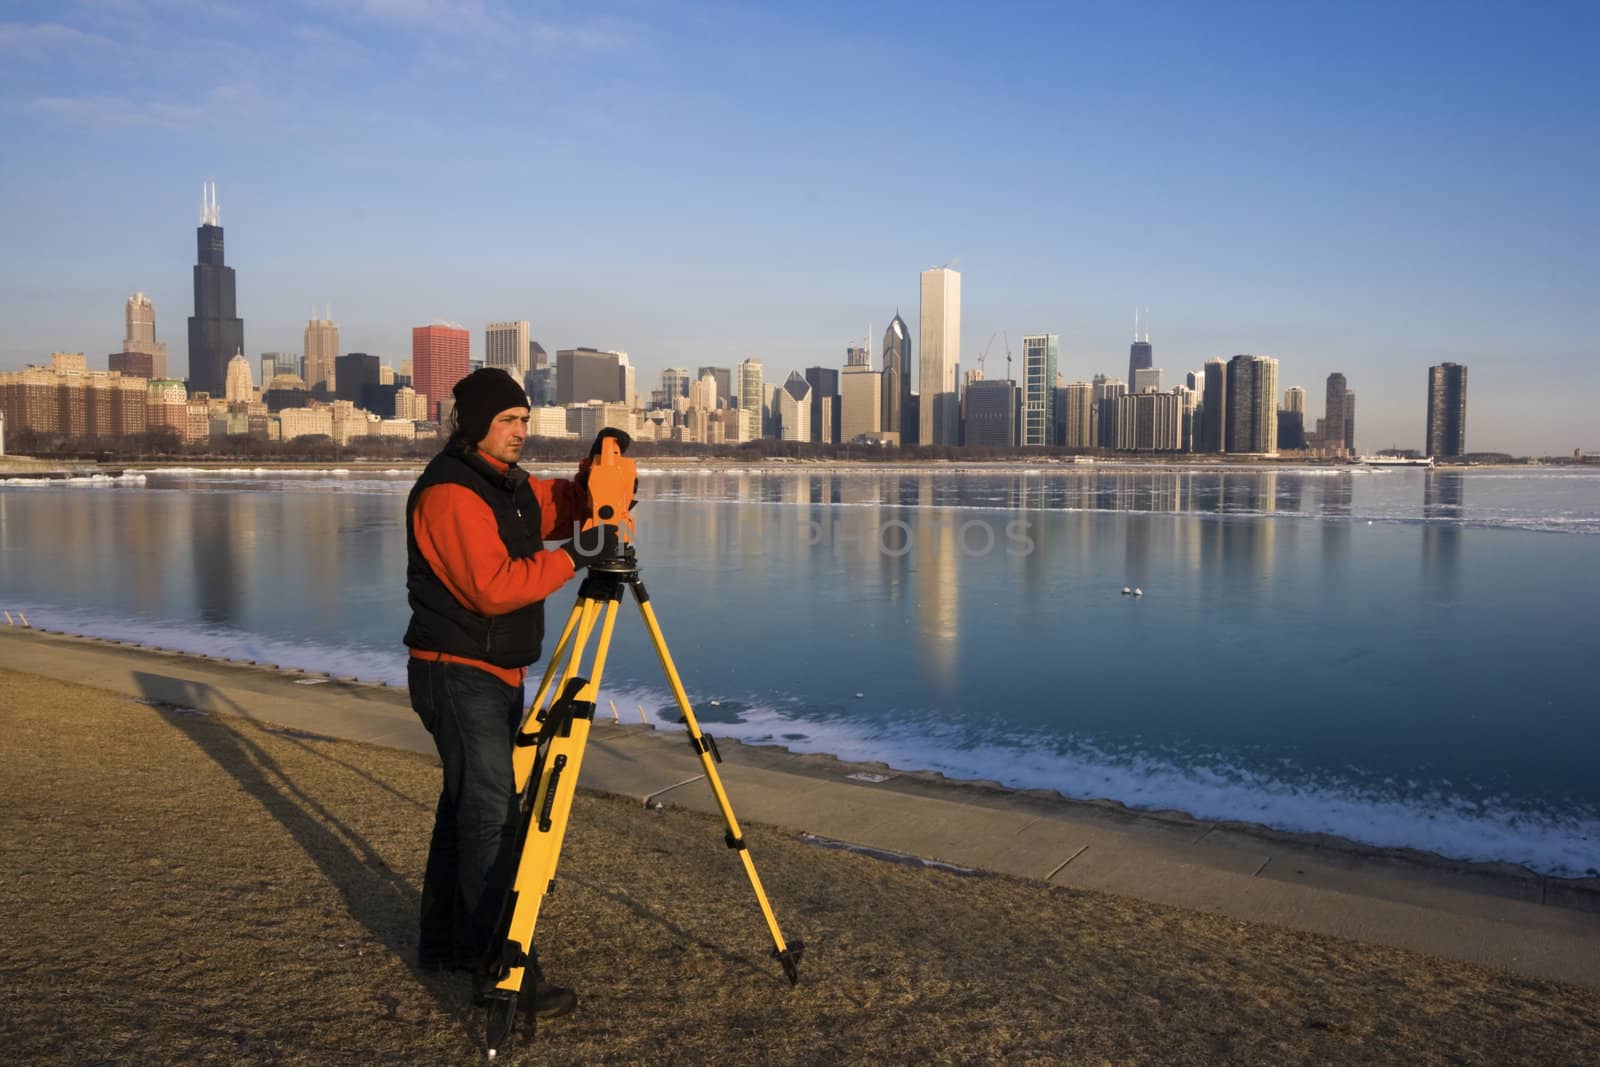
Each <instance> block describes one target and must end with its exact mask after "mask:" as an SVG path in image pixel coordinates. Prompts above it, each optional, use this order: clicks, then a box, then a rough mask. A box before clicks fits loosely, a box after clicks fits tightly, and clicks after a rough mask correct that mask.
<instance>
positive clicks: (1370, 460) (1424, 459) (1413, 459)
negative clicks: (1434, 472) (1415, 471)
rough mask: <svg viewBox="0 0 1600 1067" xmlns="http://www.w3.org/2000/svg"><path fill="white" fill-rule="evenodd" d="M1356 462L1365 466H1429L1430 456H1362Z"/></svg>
mask: <svg viewBox="0 0 1600 1067" xmlns="http://www.w3.org/2000/svg"><path fill="white" fill-rule="evenodd" d="M1356 462H1358V463H1360V464H1362V465H1363V466H1366V467H1431V466H1433V457H1432V456H1362V457H1361V458H1360V459H1359V460H1357V461H1356Z"/></svg>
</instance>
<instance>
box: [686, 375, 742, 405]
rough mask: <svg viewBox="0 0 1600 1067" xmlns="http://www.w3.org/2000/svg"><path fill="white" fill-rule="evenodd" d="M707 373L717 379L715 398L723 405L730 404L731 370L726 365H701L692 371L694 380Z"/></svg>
mask: <svg viewBox="0 0 1600 1067" xmlns="http://www.w3.org/2000/svg"><path fill="white" fill-rule="evenodd" d="M708 374H709V375H711V377H713V378H715V379H716V380H717V400H718V401H719V402H720V403H721V404H722V405H723V406H725V407H726V406H729V405H731V404H732V403H733V371H731V370H729V369H728V368H727V367H701V368H700V369H699V370H697V371H695V372H694V376H695V380H697V381H698V380H699V379H701V378H704V377H705V376H706V375H708Z"/></svg>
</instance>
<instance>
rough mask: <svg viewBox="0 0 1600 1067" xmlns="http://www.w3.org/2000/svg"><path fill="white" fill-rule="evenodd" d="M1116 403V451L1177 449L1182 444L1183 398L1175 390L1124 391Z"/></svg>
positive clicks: (1168, 450) (1164, 450)
mask: <svg viewBox="0 0 1600 1067" xmlns="http://www.w3.org/2000/svg"><path fill="white" fill-rule="evenodd" d="M1116 404H1117V444H1116V447H1117V450H1118V451H1119V452H1176V451H1178V449H1179V448H1181V447H1182V446H1183V398H1182V397H1181V396H1179V395H1178V394H1177V393H1127V394H1124V395H1123V396H1119V397H1118V398H1117V400H1116Z"/></svg>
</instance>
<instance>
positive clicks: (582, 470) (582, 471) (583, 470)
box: [573, 426, 633, 489]
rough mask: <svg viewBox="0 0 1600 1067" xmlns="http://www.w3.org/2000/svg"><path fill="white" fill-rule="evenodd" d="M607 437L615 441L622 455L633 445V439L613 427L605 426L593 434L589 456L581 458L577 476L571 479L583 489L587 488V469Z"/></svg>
mask: <svg viewBox="0 0 1600 1067" xmlns="http://www.w3.org/2000/svg"><path fill="white" fill-rule="evenodd" d="M608 437H610V438H614V439H615V440H616V442H617V448H619V449H621V451H622V453H623V454H624V455H626V454H627V452H628V446H629V445H631V444H633V438H632V437H629V436H628V433H627V431H626V430H619V429H617V428H616V427H615V426H607V427H606V428H605V429H603V430H601V431H600V432H599V433H597V434H595V435H594V444H592V445H590V446H589V454H588V455H587V456H585V457H584V458H583V462H581V463H579V464H578V476H577V477H576V478H574V479H573V481H575V482H577V483H578V484H579V485H580V486H582V487H583V488H584V489H588V488H589V467H590V466H591V465H592V464H593V463H594V460H595V457H596V456H598V455H599V454H600V448H601V446H602V444H603V443H604V442H605V440H606V438H608Z"/></svg>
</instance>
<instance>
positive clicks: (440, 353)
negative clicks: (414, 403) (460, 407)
mask: <svg viewBox="0 0 1600 1067" xmlns="http://www.w3.org/2000/svg"><path fill="white" fill-rule="evenodd" d="M471 351H472V335H471V334H470V333H468V332H467V331H466V330H464V329H463V328H461V327H460V326H451V325H447V324H445V323H434V324H432V325H430V326H413V327H412V328H411V386H412V388H413V389H415V390H416V391H417V392H419V393H421V394H422V395H423V396H425V397H427V405H428V418H429V419H430V420H431V421H433V422H438V421H439V413H440V406H441V404H442V403H443V402H444V401H445V400H448V399H451V394H450V390H451V389H452V388H454V387H455V384H456V383H457V382H459V381H460V380H461V379H463V378H465V377H466V376H467V363H468V361H469V359H470V358H471V357H470V353H471Z"/></svg>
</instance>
